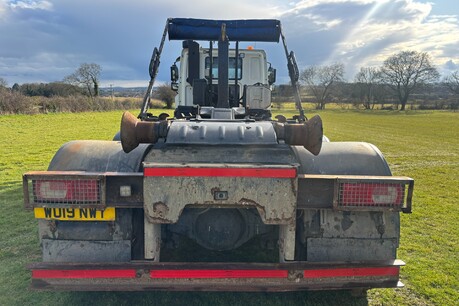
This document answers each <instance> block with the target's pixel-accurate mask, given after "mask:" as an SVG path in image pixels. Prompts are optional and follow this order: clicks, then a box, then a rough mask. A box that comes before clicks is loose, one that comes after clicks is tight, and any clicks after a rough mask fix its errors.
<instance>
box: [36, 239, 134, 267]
mask: <svg viewBox="0 0 459 306" xmlns="http://www.w3.org/2000/svg"><path fill="white" fill-rule="evenodd" d="M41 243H42V252H43V261H44V262H104V261H105V262H126V261H129V260H131V240H113V241H94V240H91V241H89V240H87V241H84V240H52V239H42V240H41Z"/></svg>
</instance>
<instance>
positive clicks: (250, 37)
mask: <svg viewBox="0 0 459 306" xmlns="http://www.w3.org/2000/svg"><path fill="white" fill-rule="evenodd" d="M223 23H225V24H226V35H227V36H228V40H230V41H265V42H279V36H280V31H281V26H280V21H279V20H275V19H250V20H208V19H190V18H171V19H169V23H168V32H169V39H170V40H188V39H192V40H214V41H216V40H218V38H219V36H220V34H221V27H222V24H223Z"/></svg>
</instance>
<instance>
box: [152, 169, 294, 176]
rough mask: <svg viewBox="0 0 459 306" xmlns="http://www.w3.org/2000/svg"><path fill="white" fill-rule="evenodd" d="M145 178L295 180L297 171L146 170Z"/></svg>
mask: <svg viewBox="0 0 459 306" xmlns="http://www.w3.org/2000/svg"><path fill="white" fill-rule="evenodd" d="M144 175H145V176H190V177H193V176H202V177H263V178H295V177H296V169H295V168H289V169H274V168H270V169H261V168H145V170H144Z"/></svg>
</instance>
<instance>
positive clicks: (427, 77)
mask: <svg viewBox="0 0 459 306" xmlns="http://www.w3.org/2000/svg"><path fill="white" fill-rule="evenodd" d="M381 76H382V79H383V80H384V82H385V83H386V84H387V85H389V87H390V88H391V89H392V90H393V91H394V92H395V94H396V95H397V98H398V100H399V102H400V104H401V108H400V110H405V105H406V103H407V102H408V99H409V97H410V94H412V93H413V92H414V91H415V90H417V89H418V88H420V87H422V86H423V85H425V84H428V83H431V82H434V81H436V80H437V79H438V78H439V77H440V74H439V73H438V71H437V68H435V66H433V64H432V63H431V61H430V57H429V54H427V52H418V51H402V52H399V53H397V54H394V55H392V56H390V57H389V58H387V59H386V60H385V61H384V63H383V66H382V68H381Z"/></svg>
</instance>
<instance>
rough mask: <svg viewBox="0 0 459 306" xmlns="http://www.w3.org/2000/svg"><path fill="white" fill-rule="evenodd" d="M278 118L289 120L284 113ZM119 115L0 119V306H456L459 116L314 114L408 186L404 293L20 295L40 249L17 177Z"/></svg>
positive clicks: (101, 135)
mask: <svg viewBox="0 0 459 306" xmlns="http://www.w3.org/2000/svg"><path fill="white" fill-rule="evenodd" d="M162 111H163V110H158V111H157V112H158V113H159V112H162ZM276 112H277V111H276ZM283 113H284V114H285V113H287V114H288V115H292V114H294V111H293V109H289V110H287V111H285V112H283ZM121 114H122V112H121V111H113V112H102V113H77V114H70V113H61V114H41V115H34V116H26V115H8V116H0V135H2V140H1V146H0V216H1V218H0V235H1V241H2V243H1V244H2V246H1V248H0V305H86V304H95V305H111V304H116V305H151V304H153V305H155V304H162V305H182V304H187V305H232V306H236V305H244V306H245V305H330V304H337V303H339V304H341V305H366V304H372V305H373V304H374V305H380V304H384V305H430V304H437V305H455V304H457V302H458V301H459V278H458V275H459V258H458V257H459V221H458V216H459V205H458V200H457V199H458V198H459V187H458V186H459V114H458V113H451V112H423V111H409V112H390V111H377V112H376V111H374V112H372V111H353V110H340V109H333V110H326V111H321V112H320V113H319V114H320V115H321V117H322V119H323V121H324V132H325V134H326V135H327V136H328V137H329V138H330V139H331V140H332V141H366V142H371V143H373V144H375V145H377V146H378V147H379V149H380V150H381V151H382V152H383V153H384V154H385V156H386V158H387V160H388V162H389V164H390V166H391V168H392V170H393V174H394V175H405V176H410V177H413V178H414V179H415V181H416V182H415V196H414V207H413V213H412V214H411V215H406V214H405V215H402V220H401V222H402V225H401V228H402V229H401V247H400V249H399V252H398V258H400V259H402V260H404V261H405V262H406V263H407V265H406V266H405V267H403V268H402V281H403V282H404V283H405V285H406V287H405V288H403V289H374V290H370V291H369V292H368V295H367V297H364V298H362V297H361V298H354V297H352V296H351V295H350V294H349V293H348V292H346V291H338V292H295V293H278V294H274V293H196V292H192V293H186V292H179V293H169V292H151V293H112V292H109V293H98V292H92V293H82V292H80V293H78V292H74V293H72V292H34V291H30V290H29V289H28V285H29V283H30V274H29V272H28V271H27V270H26V265H27V264H28V263H31V262H34V261H40V249H39V245H38V237H37V226H36V221H35V220H34V219H33V216H32V213H30V212H26V211H24V210H23V208H22V183H21V182H22V181H21V180H22V179H21V175H22V173H23V172H26V171H30V170H46V167H47V165H48V163H49V161H50V160H51V158H52V156H53V154H54V153H55V151H56V150H57V149H58V148H59V147H60V146H61V145H62V144H63V143H64V142H66V141H70V140H75V139H105V140H110V139H112V137H113V135H114V134H115V133H116V132H117V131H118V129H119V123H120V119H121ZM309 114H311V113H309V112H308V115H309Z"/></svg>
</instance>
